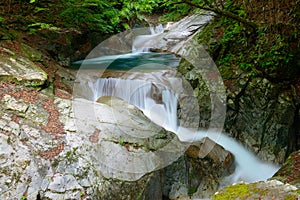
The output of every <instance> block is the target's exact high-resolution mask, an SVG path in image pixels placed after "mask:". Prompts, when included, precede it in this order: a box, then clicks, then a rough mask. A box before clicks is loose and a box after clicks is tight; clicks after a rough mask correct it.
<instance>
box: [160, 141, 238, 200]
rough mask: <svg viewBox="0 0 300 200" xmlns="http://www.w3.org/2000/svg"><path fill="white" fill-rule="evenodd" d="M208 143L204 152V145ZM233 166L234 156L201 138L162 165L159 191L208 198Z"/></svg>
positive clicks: (176, 197) (167, 193) (188, 196)
mask: <svg viewBox="0 0 300 200" xmlns="http://www.w3.org/2000/svg"><path fill="white" fill-rule="evenodd" d="M211 145H213V148H212V150H211V151H210V152H209V153H208V154H207V155H206V152H205V147H206V146H211ZM205 155H206V156H205ZM234 168H235V165H234V156H233V155H232V154H231V153H230V152H228V151H227V150H225V149H224V148H223V147H221V146H220V145H218V144H216V143H214V142H213V141H211V140H210V139H208V138H205V139H203V140H202V141H200V142H197V143H193V144H191V146H190V147H189V148H188V149H187V151H186V153H185V155H184V156H182V157H181V158H179V159H178V160H177V161H176V162H174V163H173V164H172V165H170V166H168V167H166V169H165V176H166V183H165V184H164V188H163V194H164V196H167V197H168V198H169V199H189V198H193V199H199V198H200V199H202V198H209V197H210V196H212V195H213V194H214V193H215V192H216V191H217V190H218V188H219V186H221V184H222V181H223V179H224V178H225V177H226V176H228V175H229V174H231V173H233V171H234Z"/></svg>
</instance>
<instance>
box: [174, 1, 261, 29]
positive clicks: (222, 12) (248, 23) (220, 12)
mask: <svg viewBox="0 0 300 200" xmlns="http://www.w3.org/2000/svg"><path fill="white" fill-rule="evenodd" d="M205 2H206V4H208V2H207V1H205ZM182 3H185V4H187V5H190V6H193V7H196V8H200V9H202V10H206V11H212V12H214V13H216V14H218V15H221V16H225V17H227V18H230V19H234V20H236V21H238V22H241V23H243V24H244V25H246V26H248V27H250V28H252V29H253V30H257V25H256V24H255V23H253V22H251V21H249V20H247V19H245V18H241V17H240V16H238V15H236V14H234V13H232V12H228V11H226V10H221V9H219V8H218V7H211V5H209V4H208V5H200V4H197V3H193V2H191V1H188V0H182V1H181V2H178V3H177V4H182Z"/></svg>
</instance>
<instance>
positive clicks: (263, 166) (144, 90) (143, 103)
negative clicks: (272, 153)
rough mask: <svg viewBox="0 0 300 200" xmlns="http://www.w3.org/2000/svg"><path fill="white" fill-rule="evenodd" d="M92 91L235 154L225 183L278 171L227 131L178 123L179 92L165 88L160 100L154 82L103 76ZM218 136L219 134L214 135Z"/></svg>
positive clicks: (261, 177) (185, 137)
mask: <svg viewBox="0 0 300 200" xmlns="http://www.w3.org/2000/svg"><path fill="white" fill-rule="evenodd" d="M88 86H89V88H90V89H91V90H92V91H93V97H92V98H91V99H90V100H93V101H96V100H97V99H98V98H99V97H101V96H116V97H119V98H121V99H123V100H126V101H128V102H130V103H131V104H133V105H135V106H137V107H138V108H140V109H141V110H142V111H143V112H144V114H145V115H146V116H147V117H148V118H150V119H151V121H153V122H154V123H156V124H158V125H160V126H162V127H164V128H165V129H167V130H169V131H172V132H174V133H176V134H177V135H178V137H179V139H180V140H181V141H185V142H195V141H200V140H201V139H203V138H205V137H209V138H210V139H212V140H213V141H215V142H216V143H218V144H219V145H221V146H223V147H224V148H225V149H227V150H228V151H230V152H231V153H232V154H233V155H234V156H235V162H236V170H235V172H234V174H232V175H231V176H229V177H228V179H227V180H225V182H226V183H224V184H231V183H234V182H237V181H245V182H253V181H258V180H266V179H268V178H269V177H271V176H272V175H273V174H274V173H275V172H276V171H277V170H278V166H275V165H273V164H269V163H264V162H262V161H260V160H259V159H258V158H256V157H255V155H254V154H253V153H251V152H249V151H248V150H246V149H245V148H244V147H243V146H242V145H241V144H240V143H239V142H237V141H235V140H234V139H233V138H230V137H228V136H226V135H225V134H207V133H206V132H204V131H198V132H196V133H195V132H191V131H190V130H188V129H186V128H183V127H178V125H177V120H178V119H177V98H178V97H177V95H176V94H174V93H173V92H172V91H170V90H168V89H166V88H164V89H162V91H161V98H162V99H161V101H160V102H158V101H159V100H157V99H155V97H153V86H154V85H153V83H151V82H146V81H142V80H126V79H119V78H100V79H98V80H97V81H96V82H89V83H88ZM214 136H216V137H214Z"/></svg>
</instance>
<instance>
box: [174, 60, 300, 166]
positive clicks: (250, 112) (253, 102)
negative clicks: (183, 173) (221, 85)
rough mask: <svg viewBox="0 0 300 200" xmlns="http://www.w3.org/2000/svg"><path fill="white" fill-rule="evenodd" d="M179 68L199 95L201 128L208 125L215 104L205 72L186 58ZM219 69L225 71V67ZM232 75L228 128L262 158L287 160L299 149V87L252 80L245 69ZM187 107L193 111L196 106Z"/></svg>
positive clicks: (226, 122)
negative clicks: (189, 62) (205, 78)
mask: <svg viewBox="0 0 300 200" xmlns="http://www.w3.org/2000/svg"><path fill="white" fill-rule="evenodd" d="M178 70H179V72H180V73H181V74H182V76H183V77H184V78H185V79H186V80H187V81H188V82H189V83H190V84H191V86H192V87H193V90H194V93H195V94H197V99H198V104H199V113H200V120H199V121H200V125H199V127H200V128H206V127H207V126H208V124H210V123H211V121H212V119H211V108H212V107H211V106H212V105H211V104H212V103H211V96H210V92H209V88H208V87H207V84H206V82H205V80H204V78H203V73H199V72H197V69H195V67H193V66H192V65H190V64H188V63H187V62H186V61H181V63H180V66H179V67H178ZM219 70H220V72H221V74H222V73H225V72H224V70H223V69H219ZM198 71H199V70H198ZM222 76H225V75H224V74H222ZM232 76H233V78H232V79H230V80H226V81H225V85H226V87H227V91H226V94H227V103H226V104H227V111H226V120H225V123H224V125H225V131H226V132H227V133H229V135H231V136H232V137H233V138H235V139H237V140H239V141H241V142H242V143H243V144H244V145H245V146H246V148H247V149H249V150H251V151H253V152H254V153H255V154H257V155H258V157H259V158H260V159H262V160H264V161H269V162H275V163H283V162H284V160H285V157H286V156H287V155H288V154H289V153H290V152H291V151H295V150H297V149H299V148H298V147H299V144H300V141H299V138H300V137H299V134H298V132H297V130H299V123H298V121H299V120H298V119H299V105H300V104H299V103H300V101H299V100H300V99H299V96H298V95H297V90H296V89H295V87H294V86H292V85H285V84H280V83H278V84H275V83H271V82H270V81H268V80H267V79H264V78H259V77H256V78H254V79H252V78H250V77H249V76H248V75H246V73H244V72H242V71H241V70H236V71H234V74H232ZM186 109H187V110H190V111H191V113H193V109H192V108H188V107H187V108H186ZM179 113H180V110H179ZM186 113H188V112H186Z"/></svg>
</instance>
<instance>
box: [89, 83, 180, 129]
mask: <svg viewBox="0 0 300 200" xmlns="http://www.w3.org/2000/svg"><path fill="white" fill-rule="evenodd" d="M87 89H89V90H91V91H92V94H93V96H92V98H91V99H90V100H92V101H96V100H97V99H98V98H99V97H102V96H116V97H119V98H121V99H123V100H125V101H127V102H129V103H131V104H133V105H135V106H136V107H138V108H139V109H141V110H142V111H143V112H144V114H145V115H146V116H147V117H148V118H150V119H151V120H152V121H153V122H154V123H156V124H158V125H160V126H162V127H164V128H165V129H167V130H170V131H173V132H176V129H177V95H176V94H174V93H173V92H171V91H170V90H169V89H167V88H166V87H164V88H162V91H159V92H161V94H155V90H157V86H156V85H154V83H151V82H147V81H143V80H126V79H119V78H100V79H98V80H97V81H96V82H88V88H87ZM156 92H158V91H156Z"/></svg>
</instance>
